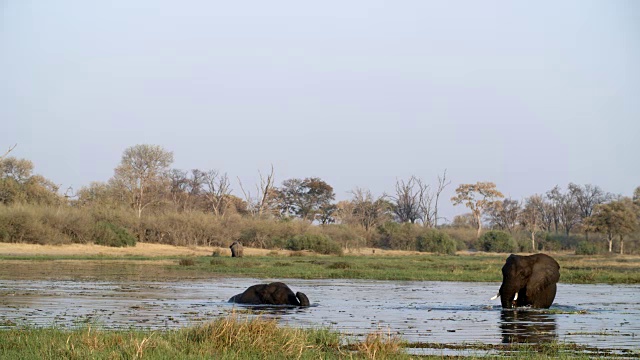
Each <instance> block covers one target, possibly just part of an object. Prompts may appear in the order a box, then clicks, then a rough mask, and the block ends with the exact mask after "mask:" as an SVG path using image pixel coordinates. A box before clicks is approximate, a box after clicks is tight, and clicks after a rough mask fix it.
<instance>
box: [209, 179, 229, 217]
mask: <svg viewBox="0 0 640 360" xmlns="http://www.w3.org/2000/svg"><path fill="white" fill-rule="evenodd" d="M204 183H205V185H206V190H205V191H204V196H205V198H206V199H207V205H208V207H209V208H210V209H211V211H212V212H213V214H214V215H215V216H224V215H225V213H226V211H227V209H228V208H229V206H231V205H232V199H231V182H230V181H229V177H228V176H227V174H226V173H225V174H220V173H219V172H218V171H217V170H209V171H208V172H206V173H204Z"/></svg>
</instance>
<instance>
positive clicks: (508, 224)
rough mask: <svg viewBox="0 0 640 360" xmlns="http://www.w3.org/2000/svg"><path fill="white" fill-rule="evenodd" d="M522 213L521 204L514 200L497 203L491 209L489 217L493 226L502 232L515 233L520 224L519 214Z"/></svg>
mask: <svg viewBox="0 0 640 360" xmlns="http://www.w3.org/2000/svg"><path fill="white" fill-rule="evenodd" d="M519 212H520V202H519V201H517V200H512V199H504V200H503V201H496V202H494V203H493V206H491V207H490V208H489V211H488V213H489V217H490V219H491V222H492V223H493V225H494V226H495V227H497V228H499V229H501V230H507V231H508V232H509V233H513V230H515V228H516V225H517V224H518V213H519Z"/></svg>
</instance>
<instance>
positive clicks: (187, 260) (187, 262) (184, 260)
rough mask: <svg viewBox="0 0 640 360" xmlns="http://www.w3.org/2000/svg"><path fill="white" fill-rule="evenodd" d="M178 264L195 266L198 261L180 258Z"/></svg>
mask: <svg viewBox="0 0 640 360" xmlns="http://www.w3.org/2000/svg"><path fill="white" fill-rule="evenodd" d="M178 264H179V265H180V266H193V265H195V264H196V261H195V260H193V259H180V261H178Z"/></svg>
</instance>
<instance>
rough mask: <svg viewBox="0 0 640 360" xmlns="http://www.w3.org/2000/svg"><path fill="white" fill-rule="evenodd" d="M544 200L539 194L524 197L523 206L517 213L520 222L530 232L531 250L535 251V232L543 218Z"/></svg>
mask: <svg viewBox="0 0 640 360" xmlns="http://www.w3.org/2000/svg"><path fill="white" fill-rule="evenodd" d="M544 205H545V204H544V200H543V199H542V196H540V195H532V196H530V197H528V198H527V199H525V202H524V208H523V209H522V211H520V213H519V217H518V218H519V219H520V224H521V225H522V226H523V227H524V228H525V229H526V230H527V231H528V232H529V234H531V251H533V252H535V251H536V232H537V231H538V230H540V224H541V223H542V220H543V213H544Z"/></svg>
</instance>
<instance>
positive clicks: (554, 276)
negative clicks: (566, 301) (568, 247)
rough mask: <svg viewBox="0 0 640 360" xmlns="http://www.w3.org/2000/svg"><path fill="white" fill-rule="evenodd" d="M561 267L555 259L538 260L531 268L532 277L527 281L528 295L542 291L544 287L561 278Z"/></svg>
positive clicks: (529, 296)
mask: <svg viewBox="0 0 640 360" xmlns="http://www.w3.org/2000/svg"><path fill="white" fill-rule="evenodd" d="M559 270H560V267H559V266H558V263H557V262H555V261H553V260H552V261H536V263H535V264H534V265H533V267H532V268H531V277H529V281H528V282H527V297H528V298H531V297H532V296H533V295H534V294H538V293H540V292H541V291H542V290H543V289H545V288H546V287H547V286H549V285H551V284H555V283H557V282H558V280H560V271H559Z"/></svg>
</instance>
